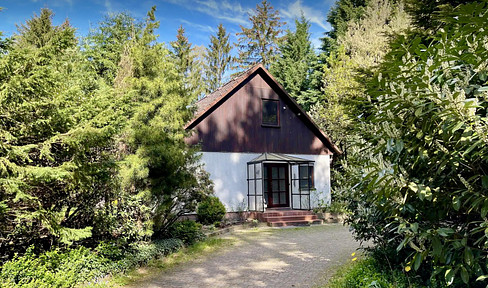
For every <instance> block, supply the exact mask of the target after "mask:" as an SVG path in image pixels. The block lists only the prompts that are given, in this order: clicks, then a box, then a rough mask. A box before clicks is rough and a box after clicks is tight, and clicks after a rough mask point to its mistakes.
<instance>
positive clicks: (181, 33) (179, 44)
mask: <svg viewBox="0 0 488 288" xmlns="http://www.w3.org/2000/svg"><path fill="white" fill-rule="evenodd" d="M171 47H172V48H173V50H172V54H173V57H174V62H175V65H176V69H177V70H178V73H179V75H180V76H181V78H182V79H183V86H184V87H185V89H186V90H187V91H188V93H189V94H190V95H191V98H192V99H193V100H196V99H197V98H198V97H199V96H200V95H201V94H202V93H203V92H204V91H205V87H204V85H202V82H203V77H202V74H203V73H202V72H203V63H201V61H199V58H201V57H199V56H200V55H198V50H197V49H195V48H194V47H192V44H191V43H190V41H188V37H186V35H185V29H184V28H183V26H181V25H180V27H179V28H178V31H177V34H176V40H175V41H173V42H171Z"/></svg>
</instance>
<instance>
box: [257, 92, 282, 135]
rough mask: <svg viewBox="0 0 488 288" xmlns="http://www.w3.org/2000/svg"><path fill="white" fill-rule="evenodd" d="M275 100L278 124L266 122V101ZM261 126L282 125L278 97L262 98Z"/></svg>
mask: <svg viewBox="0 0 488 288" xmlns="http://www.w3.org/2000/svg"><path fill="white" fill-rule="evenodd" d="M265 101H269V102H274V103H276V118H277V119H276V124H271V123H264V122H263V120H264V117H263V116H264V115H263V114H264V102H265ZM261 126H262V127H272V128H279V127H280V100H277V99H268V98H261Z"/></svg>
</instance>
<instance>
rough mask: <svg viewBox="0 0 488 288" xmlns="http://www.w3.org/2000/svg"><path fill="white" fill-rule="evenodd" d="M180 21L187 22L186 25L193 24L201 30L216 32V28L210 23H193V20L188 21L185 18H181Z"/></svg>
mask: <svg viewBox="0 0 488 288" xmlns="http://www.w3.org/2000/svg"><path fill="white" fill-rule="evenodd" d="M180 21H181V23H183V24H186V25H188V26H191V27H195V28H197V29H198V30H200V31H204V32H209V33H215V32H216V30H215V29H214V28H212V27H210V26H208V25H201V24H197V23H193V22H190V21H187V20H185V19H180Z"/></svg>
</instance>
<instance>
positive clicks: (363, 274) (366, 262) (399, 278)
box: [327, 257, 443, 288]
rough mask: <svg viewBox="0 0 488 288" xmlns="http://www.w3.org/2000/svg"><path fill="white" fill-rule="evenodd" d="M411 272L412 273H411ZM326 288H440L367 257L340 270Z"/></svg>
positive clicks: (438, 285) (437, 285)
mask: <svg viewBox="0 0 488 288" xmlns="http://www.w3.org/2000/svg"><path fill="white" fill-rule="evenodd" d="M412 272H413V271H412ZM327 287H328V288H390V287H391V288H393V287H394V288H421V287H430V288H440V287H443V286H441V285H440V284H437V283H422V282H421V280H420V277H418V276H409V275H408V273H407V272H404V271H401V270H398V269H397V270H391V268H390V267H389V266H388V264H386V263H385V262H383V261H381V260H376V259H375V258H373V257H367V258H365V259H361V260H358V261H355V262H353V263H350V264H347V265H346V266H344V267H342V268H340V269H339V270H338V271H337V272H336V275H334V276H333V277H332V279H331V280H330V281H329V284H328V286H327Z"/></svg>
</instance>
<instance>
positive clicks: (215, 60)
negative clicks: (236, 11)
mask: <svg viewBox="0 0 488 288" xmlns="http://www.w3.org/2000/svg"><path fill="white" fill-rule="evenodd" d="M217 29H218V30H217V34H216V35H211V36H210V44H209V45H208V47H207V48H206V52H205V62H206V67H205V68H206V69H205V75H206V78H207V79H206V80H207V92H212V91H214V90H216V89H217V88H218V87H220V86H221V85H222V84H223V83H222V82H223V77H224V74H225V72H226V71H227V69H228V68H229V67H230V66H231V65H232V56H231V55H230V51H231V49H232V47H231V45H230V43H229V34H227V33H226V31H225V28H224V26H223V25H222V23H221V24H219V26H218V28H217Z"/></svg>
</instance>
